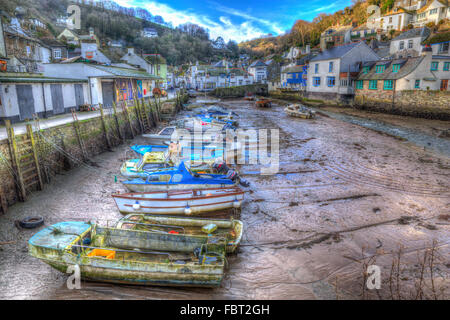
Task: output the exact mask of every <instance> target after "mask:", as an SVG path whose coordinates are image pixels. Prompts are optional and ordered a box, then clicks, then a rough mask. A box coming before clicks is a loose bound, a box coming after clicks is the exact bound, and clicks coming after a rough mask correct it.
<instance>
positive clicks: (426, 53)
mask: <svg viewBox="0 0 450 320" xmlns="http://www.w3.org/2000/svg"><path fill="white" fill-rule="evenodd" d="M432 55H433V49H432V48H431V46H430V45H429V44H426V45H425V47H423V48H422V56H430V57H431V56H432Z"/></svg>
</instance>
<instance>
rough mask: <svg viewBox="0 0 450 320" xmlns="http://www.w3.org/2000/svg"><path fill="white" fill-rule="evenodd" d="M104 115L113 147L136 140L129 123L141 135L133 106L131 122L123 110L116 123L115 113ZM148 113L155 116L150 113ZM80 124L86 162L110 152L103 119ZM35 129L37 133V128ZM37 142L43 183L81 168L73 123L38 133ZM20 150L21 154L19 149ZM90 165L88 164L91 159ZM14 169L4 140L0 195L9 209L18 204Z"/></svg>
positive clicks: (0, 149)
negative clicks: (127, 140) (60, 174)
mask: <svg viewBox="0 0 450 320" xmlns="http://www.w3.org/2000/svg"><path fill="white" fill-rule="evenodd" d="M119 109H120V110H119ZM104 114H105V116H104V121H105V126H106V132H107V136H108V140H109V142H110V144H111V146H112V147H114V146H117V145H119V144H121V143H122V142H123V140H124V139H131V138H132V137H133V135H132V132H131V130H132V129H131V128H130V123H131V126H132V127H133V133H134V135H137V134H140V133H141V132H142V130H141V127H140V124H139V120H138V116H137V113H136V109H135V108H134V107H128V114H129V117H130V121H129V120H128V117H127V116H126V113H124V112H122V109H121V108H119V107H118V113H117V121H116V119H115V117H114V114H113V112H112V110H106V109H105V111H104ZM148 114H149V116H150V117H152V115H151V113H150V112H149V113H148ZM150 119H152V118H150ZM151 121H152V120H151ZM78 123H79V133H80V137H81V139H82V141H83V144H84V146H85V150H86V156H87V159H89V158H91V157H93V156H95V155H97V154H100V153H102V152H104V151H106V150H107V149H108V147H107V140H106V138H105V133H104V131H103V126H102V120H101V118H100V117H96V118H91V119H86V120H80V121H79V122H78ZM117 123H118V125H117ZM33 130H35V128H34V126H33ZM119 131H120V134H119ZM24 137H25V135H17V136H16V138H17V140H21V139H24ZM34 139H35V142H36V151H37V153H38V158H39V164H40V170H41V175H42V179H43V181H44V183H50V181H51V180H52V177H53V176H55V175H56V174H59V173H61V172H63V171H66V170H69V169H71V168H73V167H76V166H79V165H81V163H82V162H83V152H82V149H81V147H80V143H79V140H78V137H77V134H76V131H75V127H74V123H73V122H71V123H67V124H63V125H60V126H56V127H51V128H47V129H41V130H39V131H35V132H34ZM18 151H19V152H20V151H21V150H20V146H19V150H18ZM87 163H89V160H88V162H87ZM12 168H13V165H12V162H11V154H10V149H9V145H8V140H7V139H5V140H1V141H0V196H1V198H2V199H4V200H6V202H7V205H8V206H11V205H13V204H14V203H16V202H17V201H19V193H18V189H17V188H16V181H15V179H14V175H15V173H14V171H13V170H12ZM31 191H33V190H31ZM0 212H1V208H0Z"/></svg>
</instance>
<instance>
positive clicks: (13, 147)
mask: <svg viewBox="0 0 450 320" xmlns="http://www.w3.org/2000/svg"><path fill="white" fill-rule="evenodd" d="M5 125H6V133H7V134H8V145H9V152H10V154H11V160H12V164H13V169H14V170H15V177H14V179H15V180H16V184H17V185H18V186H19V188H18V189H17V194H18V196H19V199H20V200H21V201H26V199H27V192H26V190H25V184H24V182H23V178H22V172H21V171H20V165H19V155H18V151H17V144H16V138H15V136H14V129H13V128H12V127H11V121H10V120H5Z"/></svg>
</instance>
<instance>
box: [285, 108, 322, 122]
mask: <svg viewBox="0 0 450 320" xmlns="http://www.w3.org/2000/svg"><path fill="white" fill-rule="evenodd" d="M284 112H286V113H287V114H288V115H290V116H291V117H297V118H302V119H312V118H314V117H315V115H316V112H315V111H313V110H310V109H308V108H307V107H305V106H303V105H300V104H291V105H289V106H287V107H286V108H284Z"/></svg>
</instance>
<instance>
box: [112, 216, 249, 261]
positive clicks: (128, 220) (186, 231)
mask: <svg viewBox="0 0 450 320" xmlns="http://www.w3.org/2000/svg"><path fill="white" fill-rule="evenodd" d="M115 228H117V229H125V230H140V231H146V232H156V233H157V234H158V235H159V234H176V235H178V236H179V237H178V238H180V239H182V240H180V241H178V242H177V243H176V246H177V249H178V247H179V246H183V245H185V246H187V248H186V251H189V250H194V249H195V248H196V247H199V244H198V243H197V244H194V248H192V245H193V243H195V242H194V241H193V240H196V241H200V243H201V244H203V243H205V244H206V243H207V242H208V237H211V236H213V237H219V238H224V239H226V252H227V253H233V252H235V251H236V249H237V248H238V246H239V243H240V242H241V239H242V234H243V230H244V224H243V223H242V221H240V220H235V219H229V220H226V219H200V218H179V217H166V216H164V217H161V216H148V215H145V214H136V213H133V214H129V215H126V216H125V217H123V218H122V219H120V220H119V221H118V222H117V224H116V225H115ZM202 240H203V243H202ZM172 246H173V244H172V243H168V242H163V243H162V245H161V246H160V247H159V249H160V250H175V248H173V247H172Z"/></svg>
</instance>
